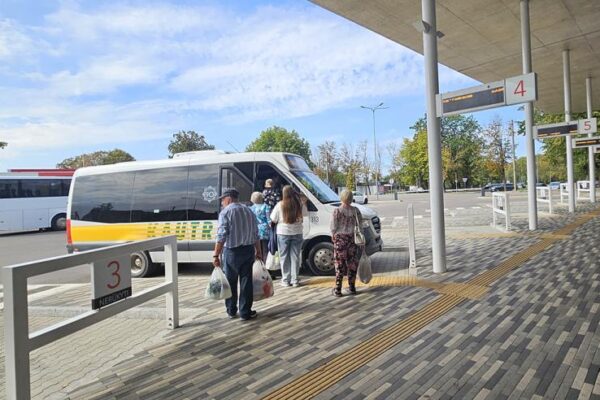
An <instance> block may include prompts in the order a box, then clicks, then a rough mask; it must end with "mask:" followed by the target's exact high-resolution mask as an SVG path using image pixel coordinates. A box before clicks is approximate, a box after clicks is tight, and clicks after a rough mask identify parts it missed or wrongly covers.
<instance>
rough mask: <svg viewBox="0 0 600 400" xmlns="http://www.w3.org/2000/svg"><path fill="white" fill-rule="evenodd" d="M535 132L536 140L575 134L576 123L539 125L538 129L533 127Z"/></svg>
mask: <svg viewBox="0 0 600 400" xmlns="http://www.w3.org/2000/svg"><path fill="white" fill-rule="evenodd" d="M535 130H536V136H537V138H538V139H546V138H551V137H557V136H564V135H570V134H573V133H577V121H574V122H568V123H567V122H565V123H562V124H552V125H549V126H544V125H541V126H539V127H535Z"/></svg>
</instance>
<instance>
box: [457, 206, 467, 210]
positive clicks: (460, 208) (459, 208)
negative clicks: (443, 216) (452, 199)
mask: <svg viewBox="0 0 600 400" xmlns="http://www.w3.org/2000/svg"><path fill="white" fill-rule="evenodd" d="M456 209H457V210H464V209H465V208H464V207H456Z"/></svg>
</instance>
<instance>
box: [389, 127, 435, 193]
mask: <svg viewBox="0 0 600 400" xmlns="http://www.w3.org/2000/svg"><path fill="white" fill-rule="evenodd" d="M393 164H394V167H395V170H396V171H398V172H397V175H398V176H399V178H400V179H399V180H400V182H403V183H404V184H405V185H407V186H410V185H417V186H422V187H429V172H428V171H429V156H428V153H427V131H424V130H421V131H418V132H416V133H415V134H414V136H413V138H412V139H408V138H405V139H404V142H403V143H402V146H401V147H400V150H399V151H398V154H397V155H396V157H394V160H393Z"/></svg>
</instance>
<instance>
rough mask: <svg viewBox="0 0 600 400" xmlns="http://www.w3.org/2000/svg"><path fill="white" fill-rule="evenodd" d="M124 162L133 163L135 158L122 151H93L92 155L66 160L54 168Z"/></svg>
mask: <svg viewBox="0 0 600 400" xmlns="http://www.w3.org/2000/svg"><path fill="white" fill-rule="evenodd" d="M125 161H135V158H133V156H132V155H131V154H129V153H128V152H126V151H124V150H121V149H114V150H111V151H95V152H93V153H85V154H80V155H78V156H75V157H71V158H66V159H64V160H63V161H61V162H60V163H58V164H56V168H81V167H90V166H94V165H108V164H116V163H119V162H125Z"/></svg>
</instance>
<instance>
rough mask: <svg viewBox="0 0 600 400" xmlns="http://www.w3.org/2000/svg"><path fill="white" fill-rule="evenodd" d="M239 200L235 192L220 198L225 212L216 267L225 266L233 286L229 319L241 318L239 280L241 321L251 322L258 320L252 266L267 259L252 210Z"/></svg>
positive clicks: (220, 227) (228, 301) (221, 219)
mask: <svg viewBox="0 0 600 400" xmlns="http://www.w3.org/2000/svg"><path fill="white" fill-rule="evenodd" d="M239 197H240V194H239V192H238V191H237V190H236V189H234V188H231V189H228V190H226V191H225V192H223V194H222V195H221V197H220V200H221V206H222V207H223V209H222V210H221V212H220V213H219V222H218V227H217V243H216V245H215V252H214V254H213V265H214V266H215V267H217V268H219V267H221V265H222V266H223V272H224V273H225V276H226V277H227V280H228V281H229V286H231V293H232V296H231V297H230V298H229V299H227V300H225V307H226V309H227V315H229V318H231V319H233V318H236V317H237V312H238V290H237V289H238V280H239V283H240V293H239V311H240V319H241V320H243V321H248V320H250V319H253V318H256V316H257V313H256V311H254V310H252V300H253V288H252V264H253V263H254V261H255V260H256V259H257V258H258V259H261V260H262V259H263V255H262V254H261V247H260V240H259V236H258V225H257V223H256V217H255V215H254V213H253V212H252V210H251V209H250V208H249V207H247V206H245V205H243V204H241V203H240V202H239ZM221 263H222V264H221Z"/></svg>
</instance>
